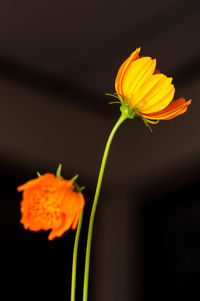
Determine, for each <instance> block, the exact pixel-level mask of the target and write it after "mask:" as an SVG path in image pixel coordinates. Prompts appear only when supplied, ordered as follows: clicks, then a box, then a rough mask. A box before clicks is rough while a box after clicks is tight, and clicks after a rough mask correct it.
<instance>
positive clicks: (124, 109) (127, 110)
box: [106, 93, 138, 119]
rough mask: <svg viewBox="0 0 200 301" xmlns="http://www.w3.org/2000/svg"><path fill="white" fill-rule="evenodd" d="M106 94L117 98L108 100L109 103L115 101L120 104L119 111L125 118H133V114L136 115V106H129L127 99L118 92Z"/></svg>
mask: <svg viewBox="0 0 200 301" xmlns="http://www.w3.org/2000/svg"><path fill="white" fill-rule="evenodd" d="M106 95H108V96H111V97H114V98H116V99H117V101H111V102H109V104H115V103H119V104H121V106H120V111H121V113H122V114H123V115H124V116H125V117H126V118H127V119H134V118H135V116H137V115H138V113H137V109H136V108H131V107H130V105H129V103H128V101H127V100H126V99H124V98H123V97H122V96H121V95H120V94H118V93H114V94H111V93H106Z"/></svg>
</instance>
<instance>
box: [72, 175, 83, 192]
mask: <svg viewBox="0 0 200 301" xmlns="http://www.w3.org/2000/svg"><path fill="white" fill-rule="evenodd" d="M78 177H79V175H78V174H77V175H75V176H74V177H73V178H72V179H71V180H72V181H73V182H74V183H73V184H74V185H73V186H74V187H73V188H74V190H75V192H79V193H82V191H83V190H84V189H85V186H81V187H80V186H79V185H78V183H77V182H76V179H78Z"/></svg>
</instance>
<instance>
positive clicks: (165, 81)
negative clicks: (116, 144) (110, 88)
mask: <svg viewBox="0 0 200 301" xmlns="http://www.w3.org/2000/svg"><path fill="white" fill-rule="evenodd" d="M139 52H140V48H137V49H136V50H135V51H134V52H133V53H132V54H131V55H130V56H129V57H128V58H127V60H126V61H125V62H124V63H123V64H122V65H121V67H120V68H119V71H118V73H117V77H116V79H115V89H116V92H117V97H118V98H119V99H120V101H121V102H125V104H126V105H128V106H129V107H130V108H131V109H134V110H135V112H136V113H137V114H139V115H140V116H143V117H144V119H145V120H146V121H148V122H150V123H155V122H152V121H151V120H160V119H164V120H168V119H172V118H175V117H176V116H178V115H180V114H183V113H184V112H185V111H186V110H187V107H188V106H189V105H190V103H191V100H189V101H187V102H186V100H185V99H184V98H179V99H178V100H172V99H173V97H174V93H175V88H174V85H173V84H172V78H171V77H167V76H166V75H164V74H162V73H160V72H159V70H156V69H155V68H156V60H155V59H152V58H150V57H140V56H139Z"/></svg>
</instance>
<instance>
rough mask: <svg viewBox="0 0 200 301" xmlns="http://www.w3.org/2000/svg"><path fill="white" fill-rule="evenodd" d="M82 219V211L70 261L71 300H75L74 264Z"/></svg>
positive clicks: (75, 264) (75, 262) (75, 263)
mask: <svg viewBox="0 0 200 301" xmlns="http://www.w3.org/2000/svg"><path fill="white" fill-rule="evenodd" d="M82 220H83V211H82V213H81V216H80V218H79V222H78V227H77V230H76V236H75V241H74V251H73V261H72V282H71V299H70V300H71V301H75V296H76V266H77V254H78V244H79V237H80V232H81V226H82Z"/></svg>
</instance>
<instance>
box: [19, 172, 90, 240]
mask: <svg viewBox="0 0 200 301" xmlns="http://www.w3.org/2000/svg"><path fill="white" fill-rule="evenodd" d="M17 190H18V191H23V198H22V202H21V214H22V218H21V221H20V222H21V223H22V224H23V225H24V228H25V229H29V230H32V231H39V230H51V232H50V234H49V236H48V239H49V240H52V239H53V238H55V237H60V236H61V235H63V233H64V232H65V231H67V230H68V229H69V228H72V229H75V228H76V227H77V224H78V221H79V218H80V215H81V212H82V210H83V207H84V204H85V200H84V197H83V195H82V193H80V192H75V190H74V181H73V180H64V179H63V178H62V177H55V175H54V174H50V173H46V174H44V175H43V176H40V177H38V178H37V179H33V180H30V181H28V182H27V183H25V184H23V185H21V186H19V187H18V188H17Z"/></svg>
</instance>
